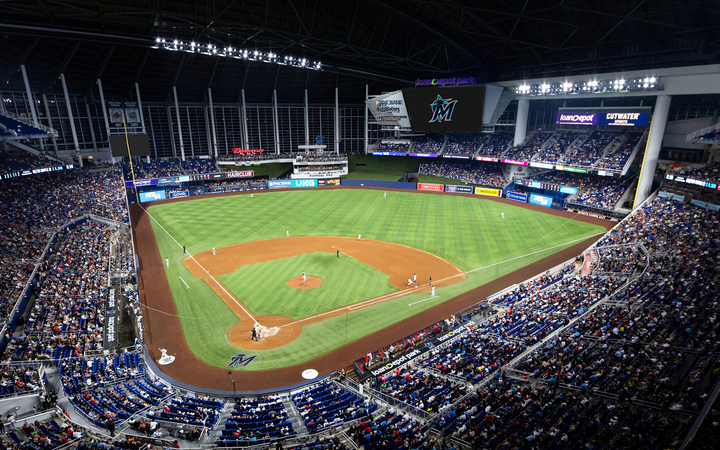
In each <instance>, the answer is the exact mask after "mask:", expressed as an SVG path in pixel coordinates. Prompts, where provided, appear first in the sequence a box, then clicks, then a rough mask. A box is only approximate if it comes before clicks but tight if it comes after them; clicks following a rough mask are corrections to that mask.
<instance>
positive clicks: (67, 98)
mask: <svg viewBox="0 0 720 450" xmlns="http://www.w3.org/2000/svg"><path fill="white" fill-rule="evenodd" d="M60 82H61V83H62V88H63V94H65V104H66V105H67V111H68V120H69V121H70V131H72V137H73V143H74V144H75V151H76V152H77V158H78V166H80V167H81V168H82V166H83V162H82V155H81V154H80V144H79V143H78V138H77V131H75V120H74V119H73V113H72V106H71V105H70V95H68V90H67V83H65V74H64V73H61V74H60Z"/></svg>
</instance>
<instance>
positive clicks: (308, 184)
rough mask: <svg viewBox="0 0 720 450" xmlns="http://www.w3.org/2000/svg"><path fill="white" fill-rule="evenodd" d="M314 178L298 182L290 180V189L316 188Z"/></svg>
mask: <svg viewBox="0 0 720 450" xmlns="http://www.w3.org/2000/svg"><path fill="white" fill-rule="evenodd" d="M317 185H318V184H317V180H316V179H315V178H305V179H300V180H292V187H317Z"/></svg>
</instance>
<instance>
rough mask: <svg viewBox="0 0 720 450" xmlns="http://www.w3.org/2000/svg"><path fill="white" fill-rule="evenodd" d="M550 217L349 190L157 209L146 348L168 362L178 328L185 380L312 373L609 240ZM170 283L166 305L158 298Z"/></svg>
mask: <svg viewBox="0 0 720 450" xmlns="http://www.w3.org/2000/svg"><path fill="white" fill-rule="evenodd" d="M550 212H551V211H550V210H548V212H544V211H540V210H538V208H528V207H526V206H520V205H519V204H518V205H515V204H512V203H511V202H508V201H496V200H490V199H485V198H482V197H479V196H466V195H435V194H424V193H419V192H401V191H387V193H385V191H382V190H373V189H347V188H336V189H318V190H293V191H280V192H273V191H262V192H255V193H254V195H253V196H252V197H251V196H250V195H249V193H245V194H242V195H227V196H217V197H199V198H193V199H190V200H184V201H179V202H168V203H161V204H154V205H152V206H150V207H149V208H148V209H147V213H149V215H148V214H146V213H144V212H143V217H144V219H143V220H147V221H148V222H149V223H150V224H151V226H152V229H151V232H150V233H148V231H149V229H150V227H149V226H147V230H146V231H145V232H144V233H145V234H154V242H152V241H148V240H145V241H143V239H142V236H140V237H138V241H137V244H138V246H140V247H141V248H139V250H138V251H139V254H140V257H141V264H140V269H141V274H142V273H145V274H146V275H145V276H144V280H143V281H142V284H143V285H144V286H145V287H144V289H145V291H146V293H147V295H145V298H144V303H145V304H146V305H147V310H146V338H149V339H150V340H151V341H157V342H158V343H161V344H160V345H163V346H167V347H168V352H169V353H170V354H173V348H172V345H176V346H177V347H181V346H182V345H184V344H181V343H180V342H175V343H174V344H173V341H172V340H169V339H163V337H165V336H166V335H168V334H173V335H176V334H177V331H178V330H176V329H175V328H176V327H177V325H172V326H171V325H170V324H177V323H179V326H180V327H181V331H182V336H184V340H185V342H186V344H187V346H188V347H189V350H190V352H192V355H193V357H192V358H187V360H185V361H183V358H182V357H179V358H178V360H177V361H176V363H174V364H177V366H179V367H183V364H185V366H184V367H185V369H188V368H190V367H189V366H187V364H191V359H192V364H197V363H198V362H202V364H203V366H204V365H207V366H210V367H216V368H225V370H228V369H227V368H226V367H229V368H230V369H232V370H234V371H247V372H257V371H268V370H271V369H282V368H287V367H290V366H293V367H297V368H301V367H302V368H311V367H310V366H308V367H304V365H308V364H312V361H314V360H316V359H317V358H319V357H321V356H322V355H326V354H328V353H331V352H335V354H337V352H338V351H341V350H342V349H347V348H348V344H350V343H353V342H355V341H359V340H361V339H363V338H367V337H368V336H370V335H373V334H374V333H378V332H379V331H380V330H383V329H389V328H388V327H391V326H392V325H393V324H397V323H399V322H403V321H407V320H408V319H410V318H412V317H414V316H417V315H419V314H421V313H423V312H424V311H427V310H429V309H431V308H437V307H438V305H441V304H443V303H444V302H448V301H449V300H451V299H454V298H456V297H458V296H459V295H461V294H463V293H467V292H468V291H471V290H473V289H476V288H478V287H479V286H484V285H485V286H489V285H488V284H487V283H489V282H491V281H492V280H497V279H498V278H500V277H503V276H506V275H508V274H511V273H518V271H519V270H520V269H523V268H527V266H528V265H531V264H537V263H538V262H540V261H541V260H545V259H546V258H548V257H550V256H551V255H555V254H558V252H561V251H563V250H565V249H568V248H569V247H575V248H577V245H579V244H580V243H585V242H586V241H587V240H588V239H591V238H593V237H596V236H597V235H598V234H600V233H603V232H604V231H605V230H606V228H607V227H606V226H601V225H599V224H598V223H597V222H594V223H593V221H590V220H587V218H580V217H577V216H570V215H569V214H566V213H555V214H551V213H550ZM502 213H504V218H502ZM137 221H138V220H137V217H136V218H134V219H133V223H134V224H135V223H136V222H137ZM140 233H142V232H140ZM288 234H289V237H288ZM358 235H361V238H358ZM143 242H147V245H145V244H143ZM155 243H156V245H157V250H154V249H150V247H154V244H155ZM183 246H184V247H185V250H186V253H184V252H183ZM143 247H145V248H143ZM213 247H214V248H215V252H214V253H213ZM573 250H574V251H576V250H575V249H573ZM153 252H154V256H153V258H151V257H149V256H144V255H148V254H149V253H153ZM575 255H577V253H575ZM152 261H154V262H152ZM158 262H159V265H160V267H157V265H158ZM152 264H154V265H155V266H154V267H149V266H151V265H152ZM533 267H535V266H533ZM146 268H149V269H150V270H153V268H154V269H159V270H156V272H153V273H154V274H158V273H162V272H164V275H165V277H166V280H163V279H160V277H157V276H155V275H154V276H153V278H150V277H149V276H148V275H147V274H148V273H149V272H146V271H145V269H146ZM303 272H305V274H306V280H305V281H303V278H302V274H303ZM530 275H532V274H530ZM413 276H415V277H416V279H417V281H416V282H415V283H413V282H412V279H413ZM430 277H432V282H433V283H432V284H433V286H435V288H436V292H435V295H436V296H435V297H431V290H430V289H431V288H430V284H429V281H430ZM165 283H167V286H169V291H170V293H171V296H172V298H171V300H170V303H168V301H167V299H164V298H160V297H163V295H162V294H153V293H155V292H161V291H160V290H153V288H157V287H158V286H160V285H163V286H164V285H165ZM480 300H482V298H481V297H478V298H477V299H476V301H480ZM441 318H442V317H440V318H438V319H441ZM256 323H257V324H258V326H259V328H258V329H259V330H261V334H262V339H261V340H258V341H256V340H253V339H252V332H251V330H252V328H253V326H255V324H256ZM173 327H175V328H173ZM399 337H402V336H398V338H399ZM175 341H177V339H175ZM386 344H387V342H377V344H376V346H375V347H374V348H368V349H367V350H374V349H375V348H379V347H381V346H383V345H386ZM148 347H149V351H150V352H151V355H152V354H154V353H159V351H155V349H154V348H153V347H152V346H151V345H148ZM236 355H242V356H241V357H240V358H239V359H238V358H237V357H236ZM181 356H182V355H181ZM251 356H256V357H254V358H250V357H251ZM345 356H347V357H348V358H351V359H355V358H357V357H359V356H360V354H352V355H345ZM233 357H235V358H233ZM248 360H249V361H250V362H247V361H248ZM238 361H240V362H241V363H242V364H237V362H238ZM232 362H235V363H236V364H235V365H231V363H232ZM246 362H247V363H246ZM315 368H317V367H315ZM339 368H340V367H336V369H339ZM174 370H175V372H176V373H177V372H178V370H177V369H174Z"/></svg>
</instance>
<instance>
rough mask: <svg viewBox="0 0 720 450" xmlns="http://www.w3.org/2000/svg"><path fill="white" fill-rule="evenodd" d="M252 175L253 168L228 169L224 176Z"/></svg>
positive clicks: (239, 176)
mask: <svg viewBox="0 0 720 450" xmlns="http://www.w3.org/2000/svg"><path fill="white" fill-rule="evenodd" d="M254 176H255V171H254V170H228V171H227V172H225V178H252V177H254Z"/></svg>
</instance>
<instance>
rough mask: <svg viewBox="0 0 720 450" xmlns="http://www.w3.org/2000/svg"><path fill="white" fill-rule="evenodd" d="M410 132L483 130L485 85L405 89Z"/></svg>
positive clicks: (404, 94) (403, 94) (404, 95)
mask: <svg viewBox="0 0 720 450" xmlns="http://www.w3.org/2000/svg"><path fill="white" fill-rule="evenodd" d="M402 96H403V99H404V100H405V104H406V106H407V113H408V117H409V118H410V124H411V125H412V129H413V131H439V132H447V131H468V132H478V133H480V132H482V128H483V124H482V122H483V107H484V105H485V86H464V87H418V88H404V89H403V90H402Z"/></svg>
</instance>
